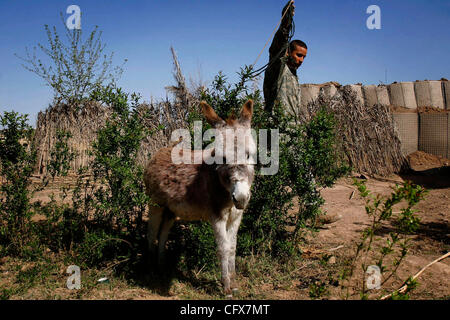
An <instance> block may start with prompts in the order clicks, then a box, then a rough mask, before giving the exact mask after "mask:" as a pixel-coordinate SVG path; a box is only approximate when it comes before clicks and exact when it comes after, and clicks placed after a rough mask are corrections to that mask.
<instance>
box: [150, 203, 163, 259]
mask: <svg viewBox="0 0 450 320" xmlns="http://www.w3.org/2000/svg"><path fill="white" fill-rule="evenodd" d="M163 210H164V208H161V207H153V206H150V213H149V219H148V230H147V241H148V249H149V252H150V260H153V259H155V258H156V254H157V250H156V249H157V244H156V242H157V240H158V234H159V230H160V228H161V223H162V219H163Z"/></svg>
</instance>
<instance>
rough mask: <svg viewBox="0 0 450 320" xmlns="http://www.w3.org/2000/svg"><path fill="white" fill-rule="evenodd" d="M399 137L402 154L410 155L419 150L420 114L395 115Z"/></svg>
mask: <svg viewBox="0 0 450 320" xmlns="http://www.w3.org/2000/svg"><path fill="white" fill-rule="evenodd" d="M392 116H393V118H394V122H395V124H396V127H397V132H398V137H399V138H400V141H401V143H402V154H403V155H405V156H406V155H408V154H411V153H413V152H416V151H418V150H419V114H417V113H394V114H393V115H392Z"/></svg>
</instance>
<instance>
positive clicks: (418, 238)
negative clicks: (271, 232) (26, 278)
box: [0, 152, 450, 300]
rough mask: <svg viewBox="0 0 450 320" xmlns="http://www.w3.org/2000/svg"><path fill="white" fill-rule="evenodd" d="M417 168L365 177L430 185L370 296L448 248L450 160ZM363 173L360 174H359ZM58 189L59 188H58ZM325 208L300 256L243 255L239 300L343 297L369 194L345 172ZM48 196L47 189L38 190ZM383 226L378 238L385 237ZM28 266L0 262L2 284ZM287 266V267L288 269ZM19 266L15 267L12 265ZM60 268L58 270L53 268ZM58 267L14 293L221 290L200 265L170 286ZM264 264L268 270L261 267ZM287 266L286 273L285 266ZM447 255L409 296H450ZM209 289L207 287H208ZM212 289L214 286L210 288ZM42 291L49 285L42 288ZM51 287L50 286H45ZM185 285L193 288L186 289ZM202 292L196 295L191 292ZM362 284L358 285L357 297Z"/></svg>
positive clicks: (125, 294) (210, 293)
mask: <svg viewBox="0 0 450 320" xmlns="http://www.w3.org/2000/svg"><path fill="white" fill-rule="evenodd" d="M409 160H410V163H411V167H412V169H413V170H412V171H411V172H409V173H408V174H403V175H401V176H400V175H392V176H390V177H384V178H380V179H374V178H369V177H362V178H365V180H366V185H367V187H368V189H369V190H371V191H372V192H373V193H379V194H381V195H384V196H388V195H389V194H390V193H391V187H392V186H394V185H395V183H402V182H403V181H405V180H411V181H413V182H414V183H417V184H421V185H423V186H425V187H426V188H427V189H428V191H429V192H428V194H427V195H426V197H425V199H424V200H423V201H421V202H420V203H419V204H418V205H417V207H416V209H417V215H418V216H419V217H420V219H421V224H420V229H419V231H418V232H417V234H416V235H414V236H411V237H410V238H411V242H410V249H409V254H408V255H407V256H406V258H405V260H404V261H403V263H402V265H401V266H400V268H399V269H398V272H397V275H396V276H394V277H392V279H391V280H390V281H389V282H387V283H386V285H385V286H383V287H382V288H381V289H380V290H379V291H376V290H372V292H371V294H372V295H371V297H375V298H376V297H380V296H381V295H383V294H386V293H390V292H392V291H393V290H395V289H398V288H399V287H400V286H401V285H402V284H403V282H404V281H405V280H406V279H407V278H408V277H409V276H412V275H415V274H416V273H417V272H418V271H419V270H421V269H422V268H423V267H425V266H426V265H427V264H428V263H430V262H432V261H433V260H435V259H436V258H438V257H440V256H442V255H443V254H445V253H447V252H449V251H450V222H449V219H450V167H449V166H448V164H449V163H450V162H448V161H449V160H448V159H442V158H438V157H434V156H430V155H427V154H423V153H420V152H419V153H416V154H414V155H412V156H411V157H410V158H409ZM355 176H357V177H361V174H359V173H358V174H355ZM55 190H56V189H55ZM321 193H322V195H323V197H324V199H325V201H326V202H325V205H324V207H323V209H324V210H325V211H326V212H327V213H328V215H334V214H337V215H340V216H342V218H341V219H340V220H338V221H336V222H334V223H331V224H326V225H323V226H322V227H321V228H320V229H319V231H318V232H317V233H315V234H314V235H309V236H306V239H305V241H304V243H303V244H302V250H303V255H302V259H301V260H300V261H298V262H295V264H293V265H291V266H286V267H285V268H286V269H285V270H283V266H281V267H280V266H277V267H276V268H277V269H278V270H270V262H269V264H268V265H265V266H264V265H263V266H262V267H258V268H255V267H254V266H253V267H252V268H255V270H256V271H255V270H249V268H248V267H246V266H247V265H248V261H243V260H242V259H239V260H238V261H237V262H238V264H237V265H238V274H239V275H238V281H239V283H240V284H241V291H242V294H241V296H240V298H241V299H310V298H311V296H310V293H311V286H312V285H315V284H325V287H326V292H325V293H324V294H323V295H321V298H325V299H341V298H342V297H343V296H342V291H340V288H339V286H338V285H337V284H336V279H337V278H338V275H339V272H340V270H341V269H342V266H343V265H344V261H345V260H346V259H347V258H349V257H350V256H352V254H353V253H354V250H355V244H356V242H357V240H358V239H359V238H360V236H361V232H362V230H363V229H364V228H366V227H367V226H368V225H369V219H368V217H367V214H366V213H365V210H364V201H363V199H362V198H361V197H360V196H359V194H358V191H357V190H356V187H355V186H353V185H352V179H351V178H350V177H347V178H342V179H340V180H339V181H338V182H337V183H336V185H335V186H334V187H332V188H327V189H324V190H322V191H321ZM37 197H38V198H39V199H40V200H45V197H46V194H45V193H43V194H40V195H37ZM386 228H387V229H386V230H387V231H386V233H384V234H381V235H379V236H381V237H387V235H388V234H387V233H388V230H389V229H388V228H389V226H386ZM24 268H25V269H26V268H29V266H27V264H23V263H22V262H19V261H15V260H14V259H9V260H8V258H7V259H6V260H5V259H3V261H0V271H1V272H0V288H2V287H8V285H11V284H12V283H14V277H13V275H14V274H17V271H18V270H22V271H23V269H24ZM288 269H289V270H288ZM14 270H15V271H14ZM55 270H56V271H55ZM55 270H54V271H53V274H55V278H54V281H53V282H54V284H53V285H48V284H47V285H46V287H47V288H44V289H42V288H40V289H39V288H30V289H29V290H26V291H24V292H22V293H20V294H16V295H12V296H10V298H11V299H42V298H44V299H55V298H56V299H80V298H81V299H155V300H159V299H217V298H219V297H220V291H219V290H220V282H219V280H218V278H217V277H212V278H208V277H207V276H205V275H202V273H201V270H200V271H198V273H197V274H196V275H195V277H194V276H193V277H192V278H191V279H190V280H189V281H183V280H175V281H172V282H171V284H170V288H168V290H167V291H166V292H162V291H161V290H160V289H158V288H155V287H153V288H151V287H150V288H149V287H146V286H142V285H140V284H139V283H138V284H129V282H127V281H125V280H123V279H114V278H111V282H110V283H108V284H107V285H96V284H95V279H97V278H100V276H104V275H105V274H104V273H102V272H101V271H100V272H91V273H90V274H89V275H87V276H86V279H87V278H90V279H91V280H92V281H91V283H94V284H93V285H92V286H91V287H90V288H89V289H84V290H85V291H83V292H77V293H75V292H73V290H72V291H71V290H68V289H66V288H65V281H66V279H67V275H66V274H65V266H64V264H61V265H59V266H57V267H56V269H55ZM264 270H266V271H264ZM286 271H287V272H286ZM449 279H450V259H449V258H447V259H444V260H442V261H440V262H437V263H435V264H433V265H432V266H430V267H429V268H428V269H426V271H425V272H424V273H422V274H421V275H420V277H418V279H417V281H418V284H419V285H418V287H417V288H416V289H415V290H413V291H412V292H411V293H410V299H449V298H450V280H449ZM205 288H206V289H205ZM211 288H212V289H211ZM43 290H44V291H43ZM42 292H46V293H42ZM186 292H190V293H189V294H188V295H187V294H186ZM193 292H198V294H196V293H193ZM355 292H357V290H354V292H353V293H354V294H355V295H354V296H353V298H355V299H358V297H357V296H356V293H355Z"/></svg>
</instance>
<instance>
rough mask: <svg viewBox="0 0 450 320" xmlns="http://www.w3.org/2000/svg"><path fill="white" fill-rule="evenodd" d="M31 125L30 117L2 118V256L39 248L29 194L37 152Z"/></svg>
mask: <svg viewBox="0 0 450 320" xmlns="http://www.w3.org/2000/svg"><path fill="white" fill-rule="evenodd" d="M27 121H28V119H27V115H19V114H18V113H17V112H4V114H3V115H1V116H0V123H1V126H2V131H1V133H0V134H1V136H0V169H1V172H0V177H1V179H2V180H3V183H2V184H1V186H0V192H1V195H0V246H1V247H0V249H1V250H0V254H17V255H27V254H28V253H30V252H32V251H33V248H35V247H36V242H35V241H34V240H35V239H33V238H32V223H31V217H32V216H33V210H32V207H31V204H30V190H29V186H30V184H31V174H32V172H33V168H34V165H35V162H36V150H35V148H34V147H33V145H31V144H30V143H31V141H32V137H33V132H34V131H33V129H32V128H31V127H30V126H29V125H28V123H27Z"/></svg>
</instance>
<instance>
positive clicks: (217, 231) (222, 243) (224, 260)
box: [211, 218, 232, 297]
mask: <svg viewBox="0 0 450 320" xmlns="http://www.w3.org/2000/svg"><path fill="white" fill-rule="evenodd" d="M211 225H212V228H213V230H214V237H215V239H216V244H217V255H218V257H219V261H220V268H221V271H222V284H223V288H224V291H225V295H226V296H227V297H232V294H231V286H230V275H229V273H228V257H229V256H230V242H229V240H228V237H227V221H226V220H224V219H222V218H215V219H212V220H211Z"/></svg>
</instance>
